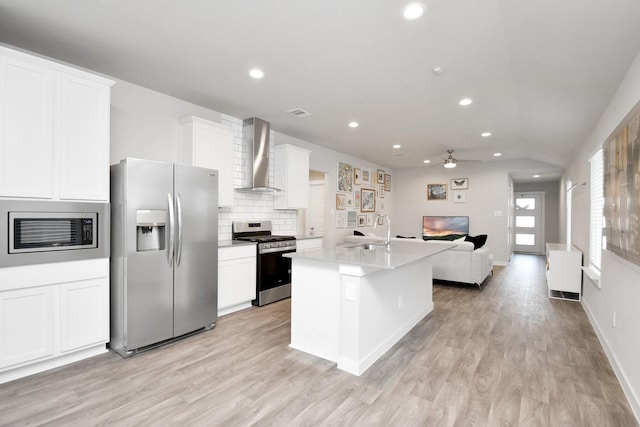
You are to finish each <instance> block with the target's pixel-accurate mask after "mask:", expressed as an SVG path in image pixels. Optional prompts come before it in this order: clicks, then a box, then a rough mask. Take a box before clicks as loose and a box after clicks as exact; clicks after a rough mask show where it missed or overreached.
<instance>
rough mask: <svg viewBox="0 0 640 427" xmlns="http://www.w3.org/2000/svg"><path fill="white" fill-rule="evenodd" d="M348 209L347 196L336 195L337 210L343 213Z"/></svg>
mask: <svg viewBox="0 0 640 427" xmlns="http://www.w3.org/2000/svg"><path fill="white" fill-rule="evenodd" d="M346 208H347V195H346V194H341V193H338V194H336V209H337V210H339V211H343V210H345V209H346Z"/></svg>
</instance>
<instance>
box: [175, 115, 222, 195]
mask: <svg viewBox="0 0 640 427" xmlns="http://www.w3.org/2000/svg"><path fill="white" fill-rule="evenodd" d="M180 163H182V164H183V165H187V166H198V167H201V168H208V169H215V170H217V171H218V206H233V130H232V129H231V128H229V127H226V126H223V125H221V124H219V123H215V122H212V121H209V120H205V119H201V118H199V117H193V116H191V117H186V118H184V119H182V120H181V121H180Z"/></svg>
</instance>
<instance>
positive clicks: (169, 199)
mask: <svg viewBox="0 0 640 427" xmlns="http://www.w3.org/2000/svg"><path fill="white" fill-rule="evenodd" d="M167 206H168V208H169V230H167V237H166V238H167V240H168V242H167V264H169V267H171V266H172V265H173V248H174V245H175V241H174V223H175V214H174V212H173V196H172V195H171V193H167Z"/></svg>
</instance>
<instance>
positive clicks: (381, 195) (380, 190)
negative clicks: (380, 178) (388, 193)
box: [378, 184, 384, 199]
mask: <svg viewBox="0 0 640 427" xmlns="http://www.w3.org/2000/svg"><path fill="white" fill-rule="evenodd" d="M378 197H379V198H381V199H383V198H384V185H383V184H380V185H379V186H378Z"/></svg>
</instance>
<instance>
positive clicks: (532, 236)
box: [513, 192, 544, 254]
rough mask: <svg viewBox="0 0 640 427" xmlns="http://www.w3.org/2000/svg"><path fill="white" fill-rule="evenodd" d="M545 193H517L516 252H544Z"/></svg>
mask: <svg viewBox="0 0 640 427" xmlns="http://www.w3.org/2000/svg"><path fill="white" fill-rule="evenodd" d="M543 205H544V193H540V192H529V193H517V194H516V197H515V209H514V237H515V238H514V246H513V250H514V252H528V253H537V254H540V253H543V249H544V226H543Z"/></svg>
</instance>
